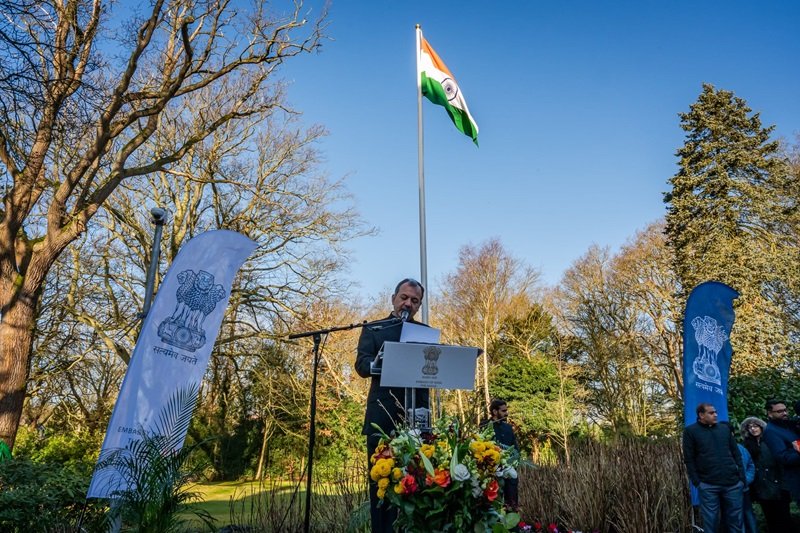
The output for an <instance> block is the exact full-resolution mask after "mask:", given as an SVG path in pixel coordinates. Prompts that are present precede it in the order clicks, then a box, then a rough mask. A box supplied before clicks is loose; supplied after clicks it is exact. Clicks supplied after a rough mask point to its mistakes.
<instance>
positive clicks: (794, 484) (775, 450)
mask: <svg viewBox="0 0 800 533" xmlns="http://www.w3.org/2000/svg"><path fill="white" fill-rule="evenodd" d="M766 408H767V428H766V429H765V430H764V436H763V437H762V438H763V439H764V442H765V443H766V444H767V447H768V448H769V451H771V452H772V455H773V456H774V457H775V460H776V461H777V462H778V463H779V464H780V465H781V467H783V481H784V483H785V484H786V488H787V489H788V490H789V492H790V493H791V495H792V499H793V500H794V501H795V502H797V503H798V504H800V453H798V451H797V448H796V447H795V442H796V441H797V440H798V439H800V434H798V432H797V430H796V429H795V428H796V422H795V421H794V420H791V419H790V418H789V411H788V410H787V409H786V402H784V401H781V400H769V401H768V402H767V404H766Z"/></svg>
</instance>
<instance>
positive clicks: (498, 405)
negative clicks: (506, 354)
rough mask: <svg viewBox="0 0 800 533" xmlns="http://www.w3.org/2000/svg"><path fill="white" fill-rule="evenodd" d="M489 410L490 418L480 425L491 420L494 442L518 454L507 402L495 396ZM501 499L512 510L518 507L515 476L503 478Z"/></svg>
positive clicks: (517, 484) (484, 424)
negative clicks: (509, 421)
mask: <svg viewBox="0 0 800 533" xmlns="http://www.w3.org/2000/svg"><path fill="white" fill-rule="evenodd" d="M489 412H490V413H492V418H489V419H488V420H486V421H484V422H483V423H482V424H481V427H484V426H486V425H487V424H489V423H490V422H491V424H492V427H493V428H494V440H495V442H497V443H498V444H500V445H501V446H503V447H505V448H514V449H515V450H516V453H517V454H519V445H518V444H517V436H516V435H514V428H513V427H511V424H509V423H508V403H507V402H506V401H505V400H501V399H500V398H495V399H494V400H492V402H491V403H490V404H489ZM503 501H504V502H505V504H506V507H508V508H510V509H512V510H518V509H519V480H518V479H517V478H516V477H514V478H506V479H505V480H504V482H503Z"/></svg>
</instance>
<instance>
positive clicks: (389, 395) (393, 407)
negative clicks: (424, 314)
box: [355, 315, 429, 435]
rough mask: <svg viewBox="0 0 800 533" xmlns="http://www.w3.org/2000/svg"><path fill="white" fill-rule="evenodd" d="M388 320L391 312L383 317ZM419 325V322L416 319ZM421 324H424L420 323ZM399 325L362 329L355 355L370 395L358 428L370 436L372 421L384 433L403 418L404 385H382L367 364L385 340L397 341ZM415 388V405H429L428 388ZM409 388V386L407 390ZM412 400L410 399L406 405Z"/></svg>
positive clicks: (357, 370) (359, 373)
mask: <svg viewBox="0 0 800 533" xmlns="http://www.w3.org/2000/svg"><path fill="white" fill-rule="evenodd" d="M386 318H387V320H389V319H391V318H393V317H392V315H389V316H388V317H386ZM409 322H413V323H415V324H421V322H415V321H413V320H410V321H409ZM423 325H424V324H423ZM401 329H402V324H401V323H399V322H398V323H397V325H391V324H389V327H383V328H382V329H379V330H371V329H369V326H367V327H364V328H362V329H361V337H359V339H358V354H357V355H356V365H355V366H356V372H358V375H359V376H361V377H362V378H370V381H371V383H370V387H369V394H368V395H367V411H366V414H365V416H364V427H363V428H362V430H361V433H362V434H363V435H370V434H372V433H375V432H376V430H375V428H373V427H372V424H373V423H375V424H377V425H378V426H379V427H380V428H381V429H383V431H384V432H386V434H389V433H390V432H391V431H392V430H393V429H394V428H395V424H397V423H399V422H400V421H401V420H403V401H404V396H403V395H404V392H405V389H404V388H403V387H381V386H380V382H381V377H380V376H372V375H371V374H370V368H369V365H370V363H371V362H372V361H373V360H374V359H375V356H376V355H377V354H378V351H380V349H381V346H383V343H384V342H387V341H389V342H398V341H399V340H400V330H401ZM414 390H416V391H417V392H416V395H415V396H416V398H415V400H416V406H417V407H428V406H429V403H428V389H414ZM410 391H411V389H409V393H410ZM410 406H411V402H410V400H409V407H410Z"/></svg>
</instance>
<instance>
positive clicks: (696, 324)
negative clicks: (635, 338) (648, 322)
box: [683, 281, 739, 505]
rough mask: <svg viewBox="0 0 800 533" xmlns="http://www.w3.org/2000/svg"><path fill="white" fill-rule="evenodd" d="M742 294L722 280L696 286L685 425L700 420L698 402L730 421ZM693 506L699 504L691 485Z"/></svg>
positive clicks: (686, 331)
mask: <svg viewBox="0 0 800 533" xmlns="http://www.w3.org/2000/svg"><path fill="white" fill-rule="evenodd" d="M738 297H739V293H738V292H736V291H735V290H734V289H732V288H731V287H729V286H727V285H725V284H724V283H720V282H719V281H706V282H705V283H701V284H700V285H698V286H697V287H695V288H694V289H693V290H692V292H691V294H689V299H688V300H686V312H685V313H684V315H683V425H684V426H689V425H691V424H694V423H695V422H697V405H698V404H700V403H710V404H712V405H713V406H714V407H716V408H717V420H718V421H719V422H724V421H727V420H728V376H729V375H730V369H731V358H732V356H733V348H731V329H733V321H734V319H735V318H736V317H735V316H734V312H733V301H734V300H735V299H736V298H738ZM689 488H690V492H691V496H692V505H699V504H700V498H699V495H698V492H697V488H696V487H694V486H692V485H691V484H690V487H689Z"/></svg>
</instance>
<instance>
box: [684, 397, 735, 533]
mask: <svg viewBox="0 0 800 533" xmlns="http://www.w3.org/2000/svg"><path fill="white" fill-rule="evenodd" d="M696 413H697V422H696V423H694V424H692V425H690V426H686V428H685V429H684V430H683V461H684V463H686V471H687V473H688V474H689V479H690V480H691V482H692V485H694V486H695V487H697V491H698V493H699V495H700V515H701V516H702V517H703V531H705V533H716V532H718V531H728V532H729V533H742V532H743V531H744V522H743V515H742V506H743V502H744V501H743V498H744V492H743V491H744V484H745V475H744V469H743V467H742V456H741V453H739V447H738V446H736V440H735V439H734V437H733V433H731V429H730V426H729V425H728V423H727V422H723V423H721V424H718V423H717V409H716V408H715V407H714V406H713V405H712V404H710V403H701V404H699V405H698V406H697V409H696ZM720 515H722V516H720ZM720 518H722V520H720ZM721 524H724V526H721ZM725 526H727V529H724V527H725Z"/></svg>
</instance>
